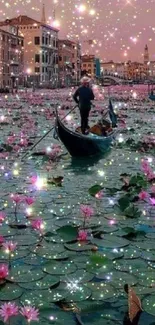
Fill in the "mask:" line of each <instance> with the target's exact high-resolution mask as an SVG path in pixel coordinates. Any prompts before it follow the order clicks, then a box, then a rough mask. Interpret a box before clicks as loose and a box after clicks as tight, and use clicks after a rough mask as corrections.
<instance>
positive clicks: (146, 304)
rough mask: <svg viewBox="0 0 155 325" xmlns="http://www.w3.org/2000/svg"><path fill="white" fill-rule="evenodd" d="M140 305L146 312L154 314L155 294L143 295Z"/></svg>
mask: <svg viewBox="0 0 155 325" xmlns="http://www.w3.org/2000/svg"><path fill="white" fill-rule="evenodd" d="M142 307H143V310H144V311H145V312H146V313H148V314H151V315H153V316H155V295H150V296H147V297H145V298H144V299H143V301H142Z"/></svg>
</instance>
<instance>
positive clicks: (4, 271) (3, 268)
mask: <svg viewBox="0 0 155 325" xmlns="http://www.w3.org/2000/svg"><path fill="white" fill-rule="evenodd" d="M8 274H9V268H8V265H7V264H0V280H3V279H5V278H6V277H7V276H8Z"/></svg>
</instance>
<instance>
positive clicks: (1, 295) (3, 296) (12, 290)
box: [0, 283, 23, 301]
mask: <svg viewBox="0 0 155 325" xmlns="http://www.w3.org/2000/svg"><path fill="white" fill-rule="evenodd" d="M22 293H23V290H22V288H20V287H19V286H18V285H16V284H13V283H7V284H5V285H4V286H3V287H1V289H0V300H2V301H11V300H15V299H17V298H19V297H20V296H21V295H22Z"/></svg>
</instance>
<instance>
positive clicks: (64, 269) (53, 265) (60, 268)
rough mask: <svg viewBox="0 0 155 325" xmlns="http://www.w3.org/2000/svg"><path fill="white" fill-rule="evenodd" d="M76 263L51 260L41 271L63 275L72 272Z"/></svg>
mask: <svg viewBox="0 0 155 325" xmlns="http://www.w3.org/2000/svg"><path fill="white" fill-rule="evenodd" d="M76 269H77V268H76V265H75V264H73V263H71V262H61V263H60V262H55V261H51V262H49V263H47V264H46V265H45V266H44V267H43V271H44V272H46V273H48V274H51V275H64V274H70V273H74V272H75V271H76Z"/></svg>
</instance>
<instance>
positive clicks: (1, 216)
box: [0, 211, 6, 224]
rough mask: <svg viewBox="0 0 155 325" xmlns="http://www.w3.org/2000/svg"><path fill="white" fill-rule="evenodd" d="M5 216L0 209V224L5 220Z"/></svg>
mask: <svg viewBox="0 0 155 325" xmlns="http://www.w3.org/2000/svg"><path fill="white" fill-rule="evenodd" d="M5 217H6V215H5V213H4V212H2V211H0V224H1V223H2V222H3V221H4V220H5Z"/></svg>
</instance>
